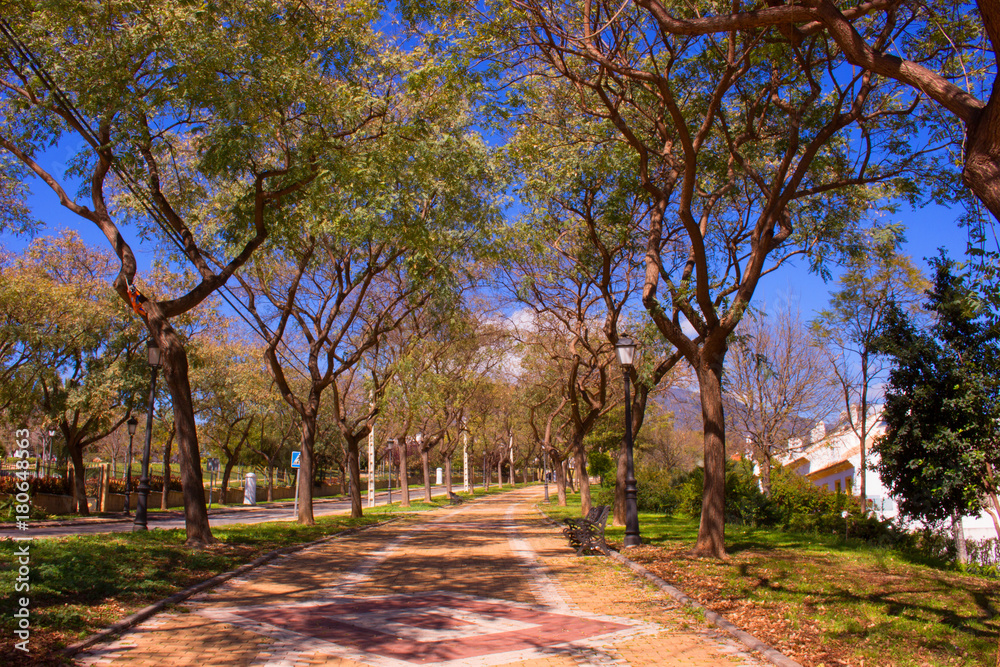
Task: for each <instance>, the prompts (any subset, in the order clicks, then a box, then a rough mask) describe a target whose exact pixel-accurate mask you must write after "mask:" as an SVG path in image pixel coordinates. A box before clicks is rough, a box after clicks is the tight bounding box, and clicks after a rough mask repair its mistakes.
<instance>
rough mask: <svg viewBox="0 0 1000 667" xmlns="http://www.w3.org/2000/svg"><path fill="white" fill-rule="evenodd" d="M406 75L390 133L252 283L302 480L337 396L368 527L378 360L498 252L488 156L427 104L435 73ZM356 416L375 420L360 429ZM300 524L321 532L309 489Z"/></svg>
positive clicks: (450, 117) (428, 65) (250, 293)
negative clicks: (293, 421)
mask: <svg viewBox="0 0 1000 667" xmlns="http://www.w3.org/2000/svg"><path fill="white" fill-rule="evenodd" d="M398 64H399V63H397V65H398ZM403 64H404V65H412V66H413V69H412V70H406V69H403V70H401V71H399V72H396V76H397V80H395V81H394V83H393V86H392V87H391V88H390V92H391V95H392V96H394V97H396V98H398V99H396V100H395V106H394V110H393V113H392V114H390V115H389V116H388V117H387V118H386V120H385V124H384V126H383V135H382V136H381V137H380V138H379V139H378V140H377V141H374V140H373V141H372V142H371V143H370V144H369V146H368V147H367V148H368V150H369V153H368V154H367V156H366V158H367V162H366V164H365V165H364V168H359V169H358V170H357V172H355V173H353V174H352V176H351V178H350V180H348V179H346V178H345V179H344V181H342V182H341V183H340V184H339V186H338V187H336V188H332V189H331V190H330V191H329V192H328V193H327V199H326V200H325V201H323V202H322V204H317V207H316V209H315V210H311V211H310V216H309V217H308V218H306V219H303V220H302V223H303V225H305V229H304V234H303V235H302V236H301V237H300V238H285V239H282V240H281V245H280V246H279V245H278V244H274V245H270V246H269V247H268V249H269V251H270V253H269V255H268V256H267V257H263V256H261V257H258V258H257V259H256V261H255V264H254V274H253V275H252V276H249V277H243V278H241V284H242V285H243V288H244V290H245V292H246V294H247V298H248V301H249V307H250V310H251V311H252V312H253V313H254V316H255V318H256V319H257V322H258V325H259V327H260V329H261V330H262V331H264V332H266V333H265V335H266V337H267V339H268V340H267V343H268V344H267V348H266V350H265V358H266V359H267V361H268V365H269V369H270V372H271V374H272V376H273V377H274V379H275V382H276V384H277V387H278V390H279V391H280V393H281V395H282V397H283V398H284V399H285V400H286V401H288V403H289V404H290V405H291V406H292V407H293V408H294V409H295V410H296V412H298V413H299V414H300V415H301V418H302V421H301V428H302V437H301V451H302V458H301V466H302V467H301V469H300V472H301V475H302V479H306V480H309V479H312V475H313V445H314V442H315V439H316V428H317V416H318V415H319V411H320V405H321V399H322V397H323V393H324V392H325V391H327V390H329V392H330V393H329V396H330V398H329V400H331V401H332V402H333V414H334V417H335V420H336V423H337V425H338V428H340V431H341V437H342V438H343V440H344V441H345V443H346V446H347V450H348V466H349V474H350V476H351V479H352V515H353V516H360V515H361V496H360V468H359V463H358V456H359V450H360V443H361V441H362V440H363V439H365V438H366V437H367V436H368V434H369V433H370V431H371V428H372V426H373V424H374V420H375V417H376V415H377V414H378V402H379V399H380V395H381V392H382V391H383V390H384V387H385V384H386V383H387V382H388V380H389V378H390V377H391V375H389V374H388V372H382V368H381V367H380V366H379V365H378V363H377V361H376V360H375V358H376V357H377V348H378V346H379V345H380V344H381V341H382V339H383V338H384V337H385V336H386V335H387V334H388V333H389V332H392V331H394V330H396V329H398V328H399V327H401V326H402V324H403V322H404V321H405V320H406V319H407V318H408V317H409V316H410V315H411V314H412V313H414V312H416V311H418V310H420V309H423V308H425V307H428V308H437V309H440V310H442V311H446V310H447V309H448V307H449V304H450V303H452V302H453V301H454V298H455V293H456V289H455V288H456V286H457V285H458V284H459V283H460V281H459V280H458V279H457V278H456V276H460V275H461V272H462V270H463V269H462V266H463V262H465V260H466V258H467V257H469V256H472V255H475V253H476V252H478V251H479V249H481V248H482V247H484V246H487V245H488V235H487V234H486V233H485V230H486V229H487V228H488V225H489V224H490V223H491V221H492V220H493V219H494V215H495V209H494V204H493V200H494V197H495V194H494V187H495V180H496V174H495V171H494V169H493V165H492V161H491V159H490V156H489V150H488V149H487V147H486V146H485V144H484V143H483V142H482V141H481V139H480V138H479V137H478V136H477V135H475V134H474V133H472V132H471V131H470V129H469V127H468V126H467V124H466V123H467V119H465V118H462V117H461V116H457V117H456V116H455V115H454V114H453V113H452V112H454V111H455V108H454V106H448V105H445V102H450V103H451V104H453V105H457V104H458V103H459V102H458V101H455V100H442V99H438V98H437V97H435V96H433V95H425V93H426V91H425V90H424V89H423V88H421V87H419V86H418V85H417V81H424V82H426V77H427V76H431V75H432V74H429V73H428V71H426V70H431V72H433V71H435V70H436V69H437V63H434V62H432V61H430V60H428V61H426V62H421V63H419V64H418V63H415V62H411V61H404V62H403ZM362 362H364V363H365V367H364V373H361V364H362ZM296 378H301V379H302V380H303V382H302V384H301V385H299V386H296V384H295V380H296ZM369 379H370V381H371V384H368V385H367V386H364V385H366V384H367V382H366V381H367V380H369ZM359 390H360V391H359ZM351 391H353V392H354V395H353V396H351V395H350V392H351ZM369 392H372V396H369V395H368V394H369ZM373 398H374V399H375V400H374V404H373V402H372V399H373ZM358 406H363V407H364V408H365V409H364V411H363V413H362V418H360V419H358V412H357V410H356V408H357V407H358ZM305 488H306V487H303V489H305ZM404 497H405V495H404ZM299 521H300V522H302V523H306V524H311V523H313V521H314V519H313V510H312V497H311V489H310V491H309V492H306V493H303V494H302V496H301V497H300V504H299Z"/></svg>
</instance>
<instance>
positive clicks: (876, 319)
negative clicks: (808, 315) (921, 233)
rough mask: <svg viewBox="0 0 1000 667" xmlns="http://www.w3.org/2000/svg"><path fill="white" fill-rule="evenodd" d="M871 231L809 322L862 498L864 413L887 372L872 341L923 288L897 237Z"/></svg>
mask: <svg viewBox="0 0 1000 667" xmlns="http://www.w3.org/2000/svg"><path fill="white" fill-rule="evenodd" d="M873 231H875V232H876V233H875V234H873V235H872V236H870V237H869V238H868V239H867V243H865V244H863V245H862V246H861V248H860V250H861V251H860V252H856V253H855V254H854V255H852V256H849V257H848V258H847V266H846V270H845V271H844V273H843V274H842V275H841V277H840V280H839V284H840V289H839V290H838V291H836V292H834V293H833V295H832V296H831V299H830V305H831V308H829V309H828V310H824V311H822V312H821V313H820V314H819V317H818V318H817V319H816V320H815V321H814V322H813V333H814V335H815V336H816V338H817V339H818V340H819V342H820V344H821V345H823V346H824V348H825V349H826V350H827V352H828V356H829V361H830V368H831V370H832V371H833V373H834V375H835V377H836V382H837V384H838V386H839V387H840V394H841V400H842V405H843V407H844V411H845V414H846V417H847V424H848V426H849V427H850V428H851V430H852V431H854V433H855V435H857V436H858V442H859V444H860V447H861V474H860V477H861V489H860V496H861V498H862V499H865V498H867V497H868V496H867V493H868V491H867V484H866V477H865V471H866V470H867V469H868V464H867V453H868V441H869V437H870V436H871V432H872V431H873V430H874V429H875V427H876V426H877V425H878V420H876V419H872V418H871V415H870V414H869V412H870V408H871V406H872V405H874V404H875V403H876V402H877V401H878V400H879V393H878V389H879V388H880V386H881V383H882V382H883V380H884V379H885V373H886V371H887V370H888V363H887V360H886V359H885V358H884V357H882V356H880V355H878V354H876V352H875V347H874V346H875V338H876V336H877V335H878V334H879V332H880V331H881V329H882V326H883V324H884V323H885V320H886V317H887V315H888V313H889V310H890V309H891V308H892V307H893V306H895V307H897V308H902V309H904V310H905V311H906V312H910V313H913V311H914V310H915V308H916V305H917V301H918V300H919V296H920V294H921V293H922V292H923V290H924V289H925V288H926V286H927V285H926V280H925V279H924V277H923V275H922V274H921V272H920V270H919V269H917V268H916V267H915V266H913V264H912V262H911V261H910V258H909V257H906V256H905V255H900V254H899V253H898V251H897V247H898V237H897V235H896V234H894V233H892V230H884V231H888V232H889V234H888V237H885V236H883V235H880V234H878V232H879V231H880V230H873ZM880 236H882V238H880ZM865 511H867V509H866V510H865Z"/></svg>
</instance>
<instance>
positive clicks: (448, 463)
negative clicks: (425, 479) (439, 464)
mask: <svg viewBox="0 0 1000 667" xmlns="http://www.w3.org/2000/svg"><path fill="white" fill-rule="evenodd" d="M444 480H445V481H444V488H445V491H446V493H447V496H448V497H449V498H451V455H450V454H449V455H448V456H447V457H445V460H444Z"/></svg>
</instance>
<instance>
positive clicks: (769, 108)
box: [493, 0, 927, 557]
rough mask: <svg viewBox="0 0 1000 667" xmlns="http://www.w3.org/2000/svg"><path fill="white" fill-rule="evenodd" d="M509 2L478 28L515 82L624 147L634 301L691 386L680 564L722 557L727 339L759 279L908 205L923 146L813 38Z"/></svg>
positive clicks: (864, 78)
mask: <svg viewBox="0 0 1000 667" xmlns="http://www.w3.org/2000/svg"><path fill="white" fill-rule="evenodd" d="M511 4H512V5H513V7H514V11H512V12H511V11H508V12H506V13H504V14H503V16H502V18H499V19H498V20H497V21H495V22H494V24H493V25H494V27H495V30H496V33H495V34H499V35H500V37H499V38H498V39H503V40H505V42H504V44H505V46H509V47H510V48H511V53H513V54H514V55H515V56H516V58H517V62H516V63H515V64H516V65H517V67H516V69H515V70H514V72H515V73H516V75H517V76H522V77H525V76H531V75H532V74H535V75H537V77H539V78H543V77H544V78H545V79H548V80H549V81H551V82H552V83H551V85H552V86H553V87H557V86H562V87H563V88H564V90H565V92H563V94H561V95H560V99H565V100H573V104H572V105H566V106H565V107H564V108H563V109H562V110H563V113H564V116H565V117H567V119H568V122H569V121H572V119H573V118H575V117H588V118H594V119H601V120H603V121H605V123H606V124H607V125H608V127H610V128H613V132H612V133H611V134H609V135H608V139H607V140H608V141H619V142H622V143H623V144H624V145H626V146H627V147H628V148H629V150H630V151H631V155H632V159H633V161H632V173H633V174H634V178H635V179H636V182H637V183H638V185H639V187H641V189H642V190H643V191H644V192H645V194H646V196H647V197H648V202H649V204H648V205H649V210H650V214H649V216H648V217H647V218H646V219H645V220H644V230H643V242H644V247H645V249H646V251H645V253H644V266H645V273H644V282H643V285H642V287H641V295H642V303H643V306H644V308H645V311H646V316H647V317H648V321H650V322H651V323H652V324H653V325H654V326H655V327H656V329H657V330H658V331H659V333H660V335H661V336H662V337H663V338H664V339H665V340H666V341H668V342H669V343H670V344H671V345H672V346H673V347H674V348H675V349H676V350H677V352H678V353H679V354H680V355H682V356H683V357H684V359H685V360H686V361H687V362H688V364H689V365H690V366H691V368H692V370H693V372H694V374H695V376H696V377H697V378H698V383H699V393H700V398H701V405H702V419H703V424H704V428H703V432H704V443H705V485H704V495H703V503H702V512H701V524H700V526H699V534H698V541H697V543H696V545H695V549H694V551H695V553H697V554H701V555H710V556H715V557H724V556H725V512H724V503H725V493H724V486H725V461H726V454H725V417H724V410H723V403H722V371H723V367H724V362H725V355H726V351H727V346H728V341H729V337H730V335H731V334H732V333H733V332H734V331H735V329H736V327H737V325H738V324H739V322H740V319H741V318H742V316H743V314H744V312H746V310H747V308H748V307H749V306H750V303H751V300H752V298H753V295H754V292H755V290H756V288H757V285H758V283H759V281H760V278H761V277H762V276H763V275H766V274H767V273H770V272H772V271H774V270H777V269H778V268H779V267H780V266H781V265H782V264H783V263H785V262H786V261H787V260H788V259H789V258H790V257H792V256H794V255H797V254H802V253H809V254H811V256H812V259H813V262H814V264H815V266H817V267H820V266H822V264H823V261H824V258H825V256H826V254H827V253H828V252H830V251H831V249H832V247H833V246H836V245H839V244H840V243H841V242H842V241H843V240H845V239H846V240H850V238H851V237H852V236H853V234H852V232H853V230H854V228H855V227H856V226H857V224H858V223H859V221H860V219H861V217H862V216H863V215H865V214H867V213H868V212H869V211H870V210H871V209H872V208H878V207H879V206H880V205H881V204H880V201H885V200H887V199H892V198H894V197H907V196H911V197H912V195H913V194H914V192H915V190H916V188H915V186H914V181H913V177H914V176H915V175H919V174H921V173H923V170H924V169H925V168H926V167H927V164H926V162H927V160H926V159H925V158H924V156H922V155H920V154H919V153H917V154H914V153H913V152H908V151H903V150H901V147H902V146H903V145H905V144H906V142H907V140H909V139H911V138H912V140H913V142H914V144H916V143H917V142H918V141H919V140H920V138H921V137H920V135H919V133H918V126H917V124H916V123H915V122H914V120H915V119H914V118H913V117H912V115H911V112H912V108H911V106H910V105H907V104H905V103H901V102H900V101H899V100H898V99H897V98H896V96H895V95H894V91H893V90H890V89H887V88H885V87H882V86H877V85H876V81H875V79H874V77H873V76H872V75H871V73H869V72H865V71H861V72H858V71H857V70H856V69H855V70H851V68H850V67H847V66H844V65H845V62H844V60H843V59H842V56H841V55H840V50H839V48H838V47H837V46H836V43H835V42H834V41H833V40H832V39H831V38H830V37H829V35H827V34H826V33H824V32H822V31H819V32H816V33H814V34H809V35H806V36H804V37H803V38H802V39H800V40H799V39H796V40H794V41H788V40H787V39H784V38H783V36H782V35H781V34H780V32H779V31H777V30H772V31H759V32H750V31H747V32H737V31H730V32H727V33H725V34H722V35H718V36H717V35H714V34H709V35H707V36H704V37H695V38H689V37H686V36H680V37H677V36H673V35H672V34H671V33H670V32H669V31H668V30H666V29H661V26H662V23H661V17H660V14H659V13H658V12H657V11H653V10H649V9H647V8H646V6H645V5H644V4H642V3H638V4H636V5H631V4H630V3H626V4H625V5H621V4H620V3H616V2H590V1H587V2H577V1H576V0H564V1H562V2H558V3H555V4H553V3H551V2H538V1H536V0H515V1H514V2H512V3H511ZM646 4H648V3H646ZM657 7H659V5H657ZM695 11H697V10H695ZM858 136H860V137H863V140H862V141H854V140H853V139H854V138H855V137H858ZM876 184H877V186H876ZM688 326H690V329H688V330H687V331H686V329H687V327H688ZM691 330H693V333H688V331H691Z"/></svg>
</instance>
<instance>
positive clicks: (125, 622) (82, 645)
mask: <svg viewBox="0 0 1000 667" xmlns="http://www.w3.org/2000/svg"><path fill="white" fill-rule="evenodd" d="M396 520H397V519H395V518H393V519H389V520H387V521H379V522H378V523H373V524H371V525H368V526H360V527H355V528H348V529H346V530H342V531H340V532H339V533H335V534H333V535H327V536H326V537H321V538H319V539H318V540H313V541H312V542H304V543H302V544H293V545H292V546H289V547H282V548H280V549H275V550H274V551H271V552H269V553H266V554H264V555H263V556H260V557H259V558H257V559H255V560H252V561H250V562H249V563H244V564H243V565H240V566H239V567H238V568H236V569H235V570H231V571H229V572H222V573H220V574H217V575H215V576H214V577H211V578H209V579H206V580H205V581H201V582H198V583H197V584H195V585H193V586H190V587H188V588H185V589H184V590H182V591H178V592H176V593H174V594H173V595H171V596H169V597H166V598H164V599H162V600H160V601H158V602H154V603H153V604H151V605H149V606H148V607H144V608H142V609H140V610H139V611H137V612H135V613H134V614H131V615H129V616H126V617H125V618H123V619H122V620H120V621H118V622H116V623H113V624H111V625H109V626H108V627H106V628H104V629H103V630H100V631H98V632H95V633H94V634H92V635H90V636H89V637H86V638H85V639H82V640H80V641H78V642H77V643H75V644H71V645H70V646H67V647H66V648H64V649H63V651H62V652H63V654H64V655H66V656H67V657H72V656H74V655H76V654H77V653H79V652H80V651H82V650H84V649H86V648H89V647H91V646H93V645H94V644H98V643H100V642H102V641H104V640H105V639H108V638H109V637H113V636H116V635H120V634H122V633H124V632H125V631H126V630H128V629H129V628H131V627H132V626H133V625H136V624H138V623H141V622H143V621H145V620H146V619H147V618H149V617H150V616H153V615H155V614H157V613H158V612H160V611H162V610H163V609H164V608H166V607H167V606H169V605H172V604H177V603H178V602H182V601H184V600H186V599H188V598H189V597H191V596H192V595H194V594H196V593H200V592H202V591H204V590H208V589H209V588H214V587H215V586H218V585H219V584H221V583H223V582H225V581H228V580H229V579H232V578H233V577H237V576H239V575H241V574H244V573H246V572H249V571H250V570H253V569H255V568H258V567H260V566H261V565H265V564H267V563H269V562H271V561H272V560H274V559H275V558H277V557H278V556H284V555H286V554H290V553H294V552H296V551H300V550H302V549H306V548H308V547H312V546H315V545H317V544H323V543H324V542H329V541H331V540H335V539H337V538H340V537H344V536H345V535H352V534H354V533H358V532H361V531H362V530H368V529H370V528H376V527H378V526H384V525H386V524H388V523H392V522H393V521H396Z"/></svg>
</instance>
